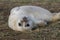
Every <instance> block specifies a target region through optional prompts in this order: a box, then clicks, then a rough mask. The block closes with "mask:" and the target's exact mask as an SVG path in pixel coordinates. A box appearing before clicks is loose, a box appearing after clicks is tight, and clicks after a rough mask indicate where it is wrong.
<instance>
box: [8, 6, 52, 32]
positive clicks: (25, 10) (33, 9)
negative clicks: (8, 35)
mask: <svg viewBox="0 0 60 40" xmlns="http://www.w3.org/2000/svg"><path fill="white" fill-rule="evenodd" d="M24 16H26V17H28V19H29V22H28V23H29V24H30V27H25V25H23V26H18V23H19V22H20V20H22V18H23V17H24ZM51 20H52V14H51V12H49V11H48V10H46V9H44V8H41V7H37V6H20V7H15V8H13V9H12V10H11V12H10V16H9V20H8V24H9V27H10V28H11V29H13V30H16V31H25V30H31V29H32V28H33V27H35V26H36V24H39V23H42V22H43V23H45V24H46V22H45V21H51Z"/></svg>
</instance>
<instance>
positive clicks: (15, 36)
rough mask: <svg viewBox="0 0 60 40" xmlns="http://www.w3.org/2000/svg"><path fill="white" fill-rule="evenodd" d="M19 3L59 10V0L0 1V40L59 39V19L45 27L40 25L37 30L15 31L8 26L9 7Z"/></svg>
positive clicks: (54, 10)
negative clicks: (48, 0)
mask: <svg viewBox="0 0 60 40" xmlns="http://www.w3.org/2000/svg"><path fill="white" fill-rule="evenodd" d="M20 5H36V6H41V7H43V8H46V9H48V10H50V11H51V12H59V11H60V2H59V1H58V2H13V1H12V2H11V1H10V2H9V1H8V2H7V1H4V2H0V40H60V23H59V22H60V21H59V22H56V23H53V24H50V25H48V26H47V27H40V31H39V32H34V31H33V32H27V33H22V32H16V31H13V30H12V29H10V28H9V27H8V24H7V23H8V22H7V21H8V16H9V11H10V9H11V8H13V7H15V6H20Z"/></svg>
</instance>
